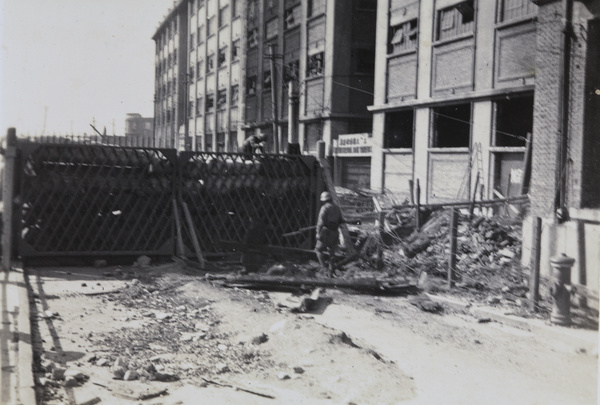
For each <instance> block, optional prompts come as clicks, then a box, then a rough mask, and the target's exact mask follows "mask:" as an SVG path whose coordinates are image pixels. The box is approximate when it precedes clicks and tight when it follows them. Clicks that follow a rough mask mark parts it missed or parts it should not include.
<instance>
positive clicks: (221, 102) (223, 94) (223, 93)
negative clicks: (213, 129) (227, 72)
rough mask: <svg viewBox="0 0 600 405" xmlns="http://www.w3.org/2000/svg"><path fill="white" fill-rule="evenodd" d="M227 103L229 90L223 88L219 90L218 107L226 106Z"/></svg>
mask: <svg viewBox="0 0 600 405" xmlns="http://www.w3.org/2000/svg"><path fill="white" fill-rule="evenodd" d="M226 104H227V90H225V89H221V90H219V91H218V92H217V106H218V107H217V108H224V107H225V105H226Z"/></svg>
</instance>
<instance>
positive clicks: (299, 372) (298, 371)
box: [294, 367, 304, 374]
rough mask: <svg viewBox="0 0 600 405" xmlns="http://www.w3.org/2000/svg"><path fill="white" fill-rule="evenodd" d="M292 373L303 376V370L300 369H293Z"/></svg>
mask: <svg viewBox="0 0 600 405" xmlns="http://www.w3.org/2000/svg"><path fill="white" fill-rule="evenodd" d="M294 373H296V374H304V369H303V368H302V367H294Z"/></svg>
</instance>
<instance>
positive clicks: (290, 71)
mask: <svg viewBox="0 0 600 405" xmlns="http://www.w3.org/2000/svg"><path fill="white" fill-rule="evenodd" d="M299 72H300V61H298V60H293V61H291V62H288V63H287V65H285V70H284V72H283V74H284V80H285V82H286V83H288V82H291V81H292V80H298V77H299Z"/></svg>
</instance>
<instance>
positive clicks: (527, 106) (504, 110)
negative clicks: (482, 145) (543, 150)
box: [493, 96, 533, 147]
mask: <svg viewBox="0 0 600 405" xmlns="http://www.w3.org/2000/svg"><path fill="white" fill-rule="evenodd" d="M494 107H495V108H494V109H495V128H494V139H493V145H494V146H507V147H511V146H513V147H524V146H525V145H526V139H527V133H532V132H533V96H526V97H511V98H508V99H504V100H499V101H496V102H495V103H494Z"/></svg>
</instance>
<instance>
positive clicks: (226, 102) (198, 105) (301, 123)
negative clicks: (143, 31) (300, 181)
mask: <svg viewBox="0 0 600 405" xmlns="http://www.w3.org/2000/svg"><path fill="white" fill-rule="evenodd" d="M376 3H377V2H376V0H351V1H348V0H346V1H342V0H330V1H326V0H279V1H275V0H247V1H240V0H180V1H178V2H177V3H176V5H175V6H174V8H173V9H172V10H171V11H170V12H169V14H168V15H167V16H166V17H165V19H164V20H163V21H162V22H161V25H160V26H159V28H158V30H157V31H156V33H155V35H154V37H153V38H154V40H155V42H156V85H155V87H156V137H157V138H158V139H160V140H161V141H160V142H162V143H163V144H165V145H173V146H176V147H183V146H184V145H186V147H189V148H192V149H199V150H221V151H236V150H237V147H238V145H239V144H240V143H241V142H242V141H243V140H244V138H245V137H247V136H249V135H251V134H254V133H256V132H263V133H265V134H267V136H268V139H269V142H268V150H269V151H271V152H274V151H275V150H274V145H275V144H276V142H275V137H277V141H278V142H277V143H278V144H279V151H286V150H287V141H288V111H289V86H290V83H291V82H293V87H294V88H295V89H297V90H298V93H299V97H298V100H299V101H298V103H297V104H296V105H294V107H293V108H294V111H295V112H294V116H293V118H294V120H295V121H294V124H297V125H296V126H295V127H294V131H292V132H293V133H294V137H296V134H295V133H296V132H297V133H298V135H297V138H298V139H293V140H292V141H293V142H294V143H298V144H299V146H300V149H301V150H302V151H304V152H307V153H313V152H316V143H317V141H318V140H324V141H325V142H326V143H327V144H328V145H329V151H330V153H331V149H332V145H333V142H334V140H335V139H336V138H337V136H338V134H340V133H349V132H369V131H370V128H371V125H372V121H371V119H372V118H371V114H370V113H369V112H368V111H367V109H366V107H367V105H370V104H372V91H373V75H374V65H373V61H374V54H373V47H374V43H375V29H374V27H375V17H376ZM271 52H272V54H273V56H272V57H271V56H270V54H271ZM272 70H273V72H272ZM273 100H275V101H273ZM274 132H276V134H275V135H274ZM184 139H187V143H185V142H184V141H183V140H184ZM365 177H367V178H368V172H367V173H366V175H365Z"/></svg>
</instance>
